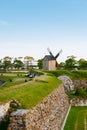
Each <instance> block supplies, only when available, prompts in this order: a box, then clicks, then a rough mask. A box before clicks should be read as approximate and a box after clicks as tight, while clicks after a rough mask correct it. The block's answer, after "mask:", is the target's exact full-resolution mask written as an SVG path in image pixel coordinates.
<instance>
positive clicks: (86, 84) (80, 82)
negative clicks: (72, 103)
mask: <svg viewBox="0 0 87 130" xmlns="http://www.w3.org/2000/svg"><path fill="white" fill-rule="evenodd" d="M73 84H74V86H75V88H78V87H82V88H84V89H86V90H87V80H73Z"/></svg>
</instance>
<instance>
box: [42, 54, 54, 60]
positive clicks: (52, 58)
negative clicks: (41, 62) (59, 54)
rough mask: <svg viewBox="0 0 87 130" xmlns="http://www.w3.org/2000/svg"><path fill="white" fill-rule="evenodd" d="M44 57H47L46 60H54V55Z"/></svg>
mask: <svg viewBox="0 0 87 130" xmlns="http://www.w3.org/2000/svg"><path fill="white" fill-rule="evenodd" d="M44 59H47V60H55V57H53V56H51V55H46V56H45V57H44Z"/></svg>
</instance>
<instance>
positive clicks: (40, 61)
mask: <svg viewBox="0 0 87 130" xmlns="http://www.w3.org/2000/svg"><path fill="white" fill-rule="evenodd" d="M38 67H39V69H42V68H43V59H39V60H38Z"/></svg>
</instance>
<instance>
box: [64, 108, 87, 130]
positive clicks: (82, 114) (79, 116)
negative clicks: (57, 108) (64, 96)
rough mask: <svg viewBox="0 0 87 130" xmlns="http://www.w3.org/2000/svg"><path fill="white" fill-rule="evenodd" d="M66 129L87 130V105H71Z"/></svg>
mask: <svg viewBox="0 0 87 130" xmlns="http://www.w3.org/2000/svg"><path fill="white" fill-rule="evenodd" d="M64 130H87V107H80V106H79V107H71V110H70V113H69V116H68V119H67V121H66V124H65V127H64Z"/></svg>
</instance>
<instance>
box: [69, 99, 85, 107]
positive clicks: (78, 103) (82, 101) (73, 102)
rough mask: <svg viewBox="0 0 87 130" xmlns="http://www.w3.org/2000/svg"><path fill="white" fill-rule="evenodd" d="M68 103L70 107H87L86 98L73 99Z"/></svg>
mask: <svg viewBox="0 0 87 130" xmlns="http://www.w3.org/2000/svg"><path fill="white" fill-rule="evenodd" d="M69 102H70V104H71V105H72V106H87V98H73V99H70V100H69Z"/></svg>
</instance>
